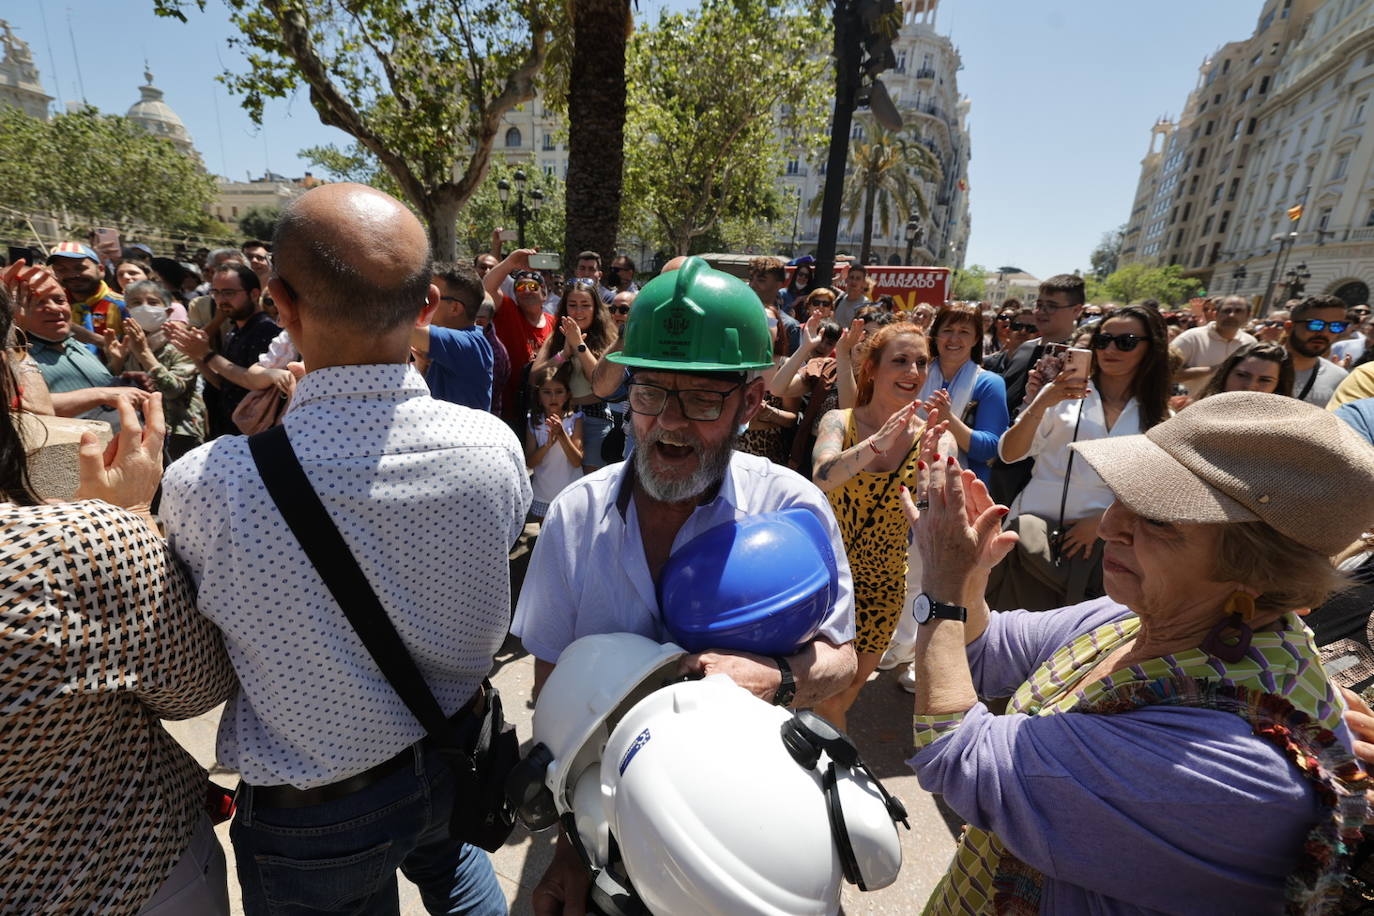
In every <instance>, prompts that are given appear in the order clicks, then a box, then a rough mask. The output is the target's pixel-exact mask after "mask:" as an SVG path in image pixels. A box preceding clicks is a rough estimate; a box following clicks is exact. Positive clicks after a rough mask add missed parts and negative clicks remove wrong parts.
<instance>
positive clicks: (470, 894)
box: [229, 746, 507, 916]
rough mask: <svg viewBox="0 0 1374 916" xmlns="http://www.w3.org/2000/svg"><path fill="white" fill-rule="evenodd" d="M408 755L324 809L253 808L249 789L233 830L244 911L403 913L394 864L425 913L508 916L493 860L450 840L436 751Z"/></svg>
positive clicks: (250, 915)
mask: <svg viewBox="0 0 1374 916" xmlns="http://www.w3.org/2000/svg"><path fill="white" fill-rule="evenodd" d="M412 753H414V756H415V763H414V766H407V767H402V768H401V769H399V770H397V771H396V772H394V773H392V774H391V775H389V776H387V777H386V778H385V779H382V780H381V781H380V782H377V783H374V784H372V785H370V786H368V787H367V788H365V789H362V790H360V791H358V792H354V793H353V794H352V795H349V796H347V797H345V798H341V799H337V800H335V801H331V802H327V803H325V804H322V805H312V806H309V807H305V808H268V807H263V806H257V805H254V803H253V789H252V786H247V785H245V786H244V787H243V788H242V789H241V790H240V791H239V795H238V813H237V814H236V815H235V817H234V823H233V824H232V825H231V826H230V828H229V838H230V840H232V842H233V844H234V855H235V857H236V858H237V860H238V873H239V884H240V886H241V887H242V890H243V911H244V913H245V914H247V916H257V914H260V913H261V914H272V916H306V914H323V913H348V914H358V916H363V914H367V916H371V914H374V913H375V914H399V912H400V900H399V897H398V892H397V886H396V869H398V868H399V869H400V870H401V872H402V873H403V874H405V876H406V877H407V878H409V879H410V880H411V881H412V882H414V883H415V884H416V885H417V886H418V887H419V889H420V897H421V899H422V900H423V901H424V905H425V909H426V910H428V911H429V912H430V913H433V914H440V913H447V914H471V916H500V914H505V913H506V912H507V907H506V897H505V894H503V893H502V892H501V888H500V886H499V885H498V884H497V883H496V873H495V872H494V871H493V870H492V867H491V859H490V858H489V857H488V856H487V854H486V853H485V852H484V851H482V850H481V849H477V848H475V847H473V846H468V845H465V844H462V843H458V842H456V841H454V840H450V839H449V837H448V820H449V814H450V812H451V811H452V808H453V792H454V785H453V776H452V774H451V773H450V772H449V769H448V767H447V766H446V765H445V764H444V762H443V760H442V759H441V758H440V757H439V755H438V754H437V753H435V752H434V751H433V750H423V751H422V750H420V749H419V746H417V747H416V748H415V749H414V750H413V751H412Z"/></svg>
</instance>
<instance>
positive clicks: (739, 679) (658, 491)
mask: <svg viewBox="0 0 1374 916" xmlns="http://www.w3.org/2000/svg"><path fill="white" fill-rule="evenodd" d="M624 340H625V344H624V347H623V349H621V350H620V351H618V352H616V353H613V354H610V355H609V357H608V358H609V359H610V360H612V361H613V362H615V363H618V364H620V365H622V366H625V367H628V368H629V369H630V370H631V371H632V372H633V376H632V378H631V381H630V384H629V404H630V408H631V410H632V411H633V419H632V423H633V425H634V432H635V437H636V439H637V440H638V446H637V447H636V449H635V452H634V455H633V456H632V458H631V459H630V460H628V461H626V462H624V463H622V464H613V465H610V466H608V467H605V468H602V469H601V470H599V471H596V472H594V473H592V474H590V475H588V476H586V477H583V478H582V479H581V480H578V481H576V482H574V483H573V484H571V485H570V486H568V487H567V488H566V489H565V490H563V491H562V492H561V493H560V494H559V495H558V497H557V498H556V499H555V500H554V501H553V504H552V505H551V506H550V508H549V513H548V515H547V516H546V517H545V519H544V524H543V528H542V530H541V532H540V535H539V541H538V543H537V544H536V545H535V548H534V554H533V556H532V558H531V560H530V566H529V571H528V573H527V574H526V577H525V584H524V588H523V589H522V590H521V593H520V600H519V603H518V605H517V607H516V612H515V620H514V622H513V624H512V626H511V631H512V632H513V633H514V634H516V635H517V636H519V637H520V639H521V640H522V641H523V643H524V646H525V648H526V650H528V651H529V652H530V653H531V654H532V655H534V657H535V689H536V690H538V689H539V688H540V687H541V686H542V685H543V684H544V682H545V680H546V679H547V678H548V676H549V673H550V672H551V671H552V670H553V667H554V662H555V661H556V660H557V659H558V656H559V654H560V653H561V652H562V651H563V649H564V648H565V647H566V646H567V645H568V644H569V643H571V642H572V641H573V640H574V639H577V638H579V637H582V636H588V635H592V634H596V633H623V632H630V633H639V634H641V635H643V636H648V637H649V638H651V639H656V640H659V641H667V640H668V639H669V635H668V632H667V630H666V628H665V626H664V624H663V621H662V618H661V616H660V614H659V609H658V598H657V588H658V585H659V577H660V573H661V572H662V570H663V568H664V565H665V564H666V563H667V561H668V559H669V557H670V556H671V555H672V554H673V553H674V552H675V551H676V549H677V548H679V547H681V546H682V545H683V544H686V543H687V542H689V541H690V540H691V539H693V538H694V537H696V536H697V535H699V534H701V533H702V532H705V531H707V530H708V529H710V528H713V527H715V526H717V525H720V524H723V523H728V522H731V521H734V520H737V519H740V518H743V517H747V516H752V515H757V514H760V513H765V512H773V511H777V510H781V509H785V508H787V509H791V508H800V509H805V510H807V511H810V512H811V513H813V514H814V515H815V517H816V519H817V520H818V521H819V522H820V523H821V525H822V526H823V528H824V530H825V532H826V534H827V536H828V539H829V543H830V547H831V549H833V551H834V554H835V557H836V560H837V566H838V568H839V591H838V597H837V599H836V601H835V603H834V605H833V606H832V607H831V608H830V609H829V612H828V614H827V616H826V617H825V619H824V620H823V621H822V623H821V628H820V632H819V634H818V636H817V637H816V638H815V639H813V640H812V641H811V642H808V643H805V644H803V645H802V646H801V647H800V648H799V650H798V651H796V652H794V653H793V654H791V655H788V656H786V657H780V658H770V657H766V656H761V655H753V654H750V653H746V652H736V651H726V650H717V651H707V652H703V653H698V654H693V655H689V656H687V657H686V658H685V659H684V660H683V667H682V672H683V673H685V674H693V673H694V674H703V675H705V674H714V673H723V674H726V675H728V676H729V677H730V678H732V679H733V680H734V681H735V682H736V683H737V684H739V685H740V686H742V687H744V688H745V689H747V690H750V691H751V692H753V693H754V694H755V695H757V696H759V697H761V698H763V699H765V700H769V701H772V702H776V703H780V704H786V705H795V706H798V707H809V706H814V705H815V704H816V703H817V702H819V701H820V700H823V699H825V698H826V697H829V696H831V695H833V694H835V693H838V692H839V691H840V690H841V689H843V688H844V687H845V686H846V685H847V684H848V683H849V680H850V679H851V678H852V677H853V676H854V671H855V667H856V662H855V656H854V652H853V649H852V647H851V645H850V641H851V640H852V639H853V636H854V613H853V597H852V587H851V582H850V575H849V564H848V562H847V561H846V560H845V552H844V544H843V542H842V541H841V540H840V533H839V528H838V526H837V525H836V523H835V517H834V514H833V513H832V511H831V509H830V505H829V503H828V502H827V501H826V499H825V497H824V496H823V495H822V494H821V492H820V491H819V490H818V489H816V488H815V487H814V486H812V485H811V484H810V483H808V482H807V481H806V480H805V479H803V478H802V477H801V476H800V475H798V474H797V473H795V472H793V471H791V470H788V469H787V468H784V467H781V466H779V465H776V464H773V463H772V462H770V461H768V460H767V459H765V458H760V457H757V456H754V455H746V454H744V453H742V452H737V451H734V450H733V445H734V443H735V441H736V440H737V438H738V436H739V430H740V429H742V428H743V427H744V426H746V425H747V424H748V423H749V420H750V419H751V418H752V417H753V416H754V414H756V413H757V412H758V410H759V407H760V405H761V404H762V403H763V392H764V383H763V379H762V377H761V376H760V375H759V373H760V371H761V370H763V369H766V368H769V367H771V366H772V364H773V360H772V356H773V348H772V341H771V340H770V338H769V334H768V325H767V323H766V321H765V320H764V316H763V310H762V309H761V308H760V307H759V303H758V300H757V298H756V296H755V294H754V293H753V292H751V291H750V289H749V288H748V287H747V286H745V285H744V284H743V283H741V282H740V281H739V280H737V279H735V278H734V277H731V276H729V275H727V274H724V273H721V272H719V271H715V270H712V269H710V267H708V266H707V264H706V262H705V261H703V260H701V259H700V258H688V259H687V260H686V262H685V263H684V264H683V266H682V268H681V269H680V270H677V271H673V272H671V273H667V274H662V275H660V276H659V277H657V278H655V279H654V280H652V281H650V282H649V283H647V284H645V286H644V288H643V289H642V290H640V293H639V298H638V299H637V300H636V302H635V307H634V311H633V312H632V314H631V316H630V321H629V324H628V325H627V327H626V329H625V338H624ZM722 610H726V609H724V608H722ZM586 895H587V871H586V868H585V867H584V866H583V864H582V861H581V860H580V858H579V857H578V855H577V853H576V852H575V850H574V849H573V848H572V847H571V845H570V844H569V842H568V840H567V838H566V837H564V836H560V837H559V839H558V845H557V847H556V850H555V853H554V859H553V862H552V863H551V864H550V866H549V869H548V871H547V872H545V874H544V877H543V879H542V880H541V881H540V882H539V885H538V886H537V887H536V888H535V889H534V893H533V904H534V911H535V912H536V913H562V912H584V910H583V909H582V908H581V907H582V906H583V904H584V901H585V900H586ZM565 903H566V904H567V910H565V909H564V908H563V904H565Z"/></svg>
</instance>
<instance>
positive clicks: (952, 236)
mask: <svg viewBox="0 0 1374 916" xmlns="http://www.w3.org/2000/svg"><path fill="white" fill-rule="evenodd" d="M938 7H939V0H905V2H904V3H903V4H902V8H903V20H902V27H901V31H900V32H899V33H898V36H897V39H896V40H895V41H894V42H893V52H894V54H895V55H896V57H897V66H896V68H895V69H893V70H889V71H886V72H885V73H883V74H882V75H881V79H882V81H883V83H884V84H885V85H886V86H887V90H888V93H889V95H891V97H892V101H893V103H894V104H895V105H896V107H897V110H898V111H899V112H900V113H901V115H902V122H903V128H902V131H901V135H902V136H904V137H906V138H907V139H909V140H915V141H916V142H918V143H920V144H922V145H923V146H925V147H926V148H927V149H929V150H930V151H931V153H932V154H933V155H934V156H935V159H936V161H938V162H939V163H940V166H941V175H940V176H938V178H937V179H936V180H934V181H925V182H923V183H922V186H921V190H922V193H923V195H924V196H925V199H926V203H927V206H928V208H929V212H928V213H927V214H926V215H925V216H924V218H922V217H921V216H920V215H919V214H902V215H901V218H900V219H894V220H893V221H892V222H891V224H889V225H888V226H887V231H886V232H883V231H882V228H883V227H881V226H879V225H876V224H875V225H874V227H873V243H872V249H873V252H874V254H875V255H876V257H877V259H878V261H879V263H883V264H901V263H905V261H906V248H907V240H906V226H907V222H908V218H909V217H912V216H915V217H916V218H917V221H918V222H919V223H920V226H921V241H920V242H919V244H917V245H915V246H914V247H913V257H912V260H913V261H915V262H916V263H920V264H941V265H946V266H950V267H961V266H963V262H964V255H965V253H966V252H967V250H968V236H969V195H968V164H969V159H970V157H971V151H970V142H969V129H968V115H969V108H970V102H969V100H968V99H967V98H965V97H962V96H960V95H959V83H958V72H959V70H961V69H962V68H963V62H962V61H961V60H960V57H959V51H958V49H957V48H955V47H954V44H953V42H951V41H950V40H949V38H947V37H946V36H943V35H941V34H939V33H938V32H937V31H936V25H935V22H936V12H937V10H938ZM873 129H874V122H873V118H872V115H870V114H868V113H867V112H866V111H864V110H860V111H859V112H857V113H856V114H855V117H854V126H853V128H852V130H851V132H850V139H851V140H852V141H862V140H863V139H864V138H865V137H866V136H867V135H868V133H869V132H871V131H872V130H873ZM851 156H852V153H851ZM825 159H826V150H825V149H819V150H814V151H811V152H810V154H809V155H799V156H797V157H796V158H794V159H792V160H791V161H789V162H788V164H787V168H786V170H785V172H784V174H783V176H782V179H781V182H782V186H783V188H784V190H785V191H786V192H787V194H788V195H790V197H791V199H792V201H793V206H794V207H795V211H794V213H793V219H792V223H793V231H792V233H791V239H790V245H789V246H787V247H788V250H789V251H791V252H793V253H794V254H798V255H800V254H803V253H806V252H809V251H813V250H814V249H815V248H816V242H817V237H818V234H819V230H820V217H819V216H813V215H811V208H812V201H813V200H815V199H816V198H819V197H820V196H821V194H822V193H823V191H824V188H825ZM862 241H863V226H862V225H861V224H860V222H859V221H858V220H855V221H854V223H853V224H850V223H849V222H848V220H846V219H844V218H842V219H841V220H840V230H839V237H838V238H837V239H836V248H837V250H838V251H840V252H844V253H848V254H852V255H855V256H857V255H858V254H859V249H860V246H861V244H862Z"/></svg>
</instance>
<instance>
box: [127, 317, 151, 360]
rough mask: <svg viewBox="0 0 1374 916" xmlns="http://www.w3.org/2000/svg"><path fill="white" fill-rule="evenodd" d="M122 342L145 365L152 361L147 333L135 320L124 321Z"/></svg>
mask: <svg viewBox="0 0 1374 916" xmlns="http://www.w3.org/2000/svg"><path fill="white" fill-rule="evenodd" d="M124 342H125V344H126V345H127V346H128V348H129V351H130V352H132V353H133V354H134V356H137V357H138V359H139V361H140V362H142V363H143V364H144V365H145V366H146V365H148V364H149V363H151V362H153V361H154V356H153V348H152V347H151V346H149V345H148V335H147V334H146V333H145V332H144V330H143V328H141V327H140V326H139V324H138V322H137V321H126V322H124Z"/></svg>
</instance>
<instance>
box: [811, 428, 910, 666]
mask: <svg viewBox="0 0 1374 916" xmlns="http://www.w3.org/2000/svg"><path fill="white" fill-rule="evenodd" d="M845 413H846V414H847V416H846V417H845V426H844V441H843V444H842V448H846V449H848V448H853V447H854V445H855V443H857V442H858V441H859V434H858V429H857V427H856V426H855V422H854V411H853V410H846V411H845ZM918 441H919V439H918ZM916 461H917V450H916V449H914V448H913V449H911V451H910V453H909V454H908V455H907V456H906V461H905V462H904V463H903V464H902V466H901V467H900V468H898V469H897V471H896V479H895V480H894V479H893V472H891V471H860V472H859V473H857V474H855V475H854V476H853V477H851V478H849V479H848V480H846V481H845V482H844V483H843V484H842V485H840V486H839V487H838V488H836V489H834V490H831V491H830V492H829V493H828V494H827V495H828V496H829V498H830V505H831V508H833V509H834V510H835V519H836V521H838V522H839V525H840V535H841V536H842V537H843V538H844V549H845V553H846V554H848V556H849V571H850V574H851V575H852V576H853V578H854V625H855V633H854V649H855V651H858V652H873V653H882V652H885V651H887V647H888V644H889V643H890V642H891V641H892V634H893V632H895V631H896V629H897V619H898V618H899V617H900V616H901V613H902V607H903V605H904V604H905V601H906V556H907V543H908V536H909V531H910V529H909V528H908V527H907V523H906V516H905V515H904V514H903V513H902V504H901V499H900V497H899V496H898V492H899V488H900V487H901V486H903V485H904V486H906V488H907V489H909V490H911V491H912V492H913V493H914V492H915V491H916ZM865 523H867V524H865Z"/></svg>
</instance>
